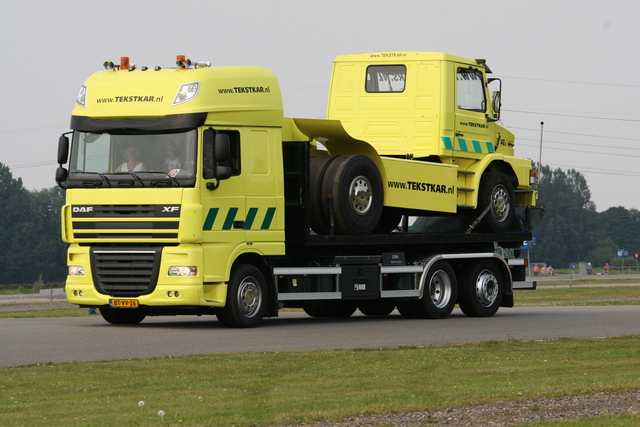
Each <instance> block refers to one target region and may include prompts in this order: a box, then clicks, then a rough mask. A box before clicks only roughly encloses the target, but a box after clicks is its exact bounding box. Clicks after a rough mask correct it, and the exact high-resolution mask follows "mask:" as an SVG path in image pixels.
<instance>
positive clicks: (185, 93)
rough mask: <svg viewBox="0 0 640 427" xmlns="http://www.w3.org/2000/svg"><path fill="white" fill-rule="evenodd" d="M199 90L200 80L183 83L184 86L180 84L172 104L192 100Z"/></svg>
mask: <svg viewBox="0 0 640 427" xmlns="http://www.w3.org/2000/svg"><path fill="white" fill-rule="evenodd" d="M199 90H200V82H191V83H185V84H183V85H182V86H180V90H178V93H177V94H176V97H175V98H174V100H173V104H171V106H174V105H178V104H183V103H185V102H188V101H191V100H192V99H193V98H195V97H196V95H197V94H198V91H199Z"/></svg>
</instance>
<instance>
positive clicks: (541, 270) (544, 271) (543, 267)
mask: <svg viewBox="0 0 640 427" xmlns="http://www.w3.org/2000/svg"><path fill="white" fill-rule="evenodd" d="M540 273H542V275H543V276H546V275H547V267H545V266H544V265H543V266H542V268H541V269H540Z"/></svg>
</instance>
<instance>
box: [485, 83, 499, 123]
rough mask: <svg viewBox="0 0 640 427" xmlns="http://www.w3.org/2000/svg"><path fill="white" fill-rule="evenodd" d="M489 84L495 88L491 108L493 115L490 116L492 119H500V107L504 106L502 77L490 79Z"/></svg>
mask: <svg viewBox="0 0 640 427" xmlns="http://www.w3.org/2000/svg"><path fill="white" fill-rule="evenodd" d="M487 82H488V83H489V86H490V87H492V88H493V89H495V90H494V91H493V92H491V109H492V110H493V115H492V116H493V117H491V118H489V120H490V121H494V122H495V121H498V120H500V108H501V107H502V81H501V80H500V79H495V78H494V79H488V80H487Z"/></svg>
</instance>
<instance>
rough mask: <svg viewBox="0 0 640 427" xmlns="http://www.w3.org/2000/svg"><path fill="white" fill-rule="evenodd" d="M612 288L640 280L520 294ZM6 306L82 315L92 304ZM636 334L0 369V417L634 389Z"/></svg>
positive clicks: (396, 405)
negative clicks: (49, 307) (83, 306)
mask: <svg viewBox="0 0 640 427" xmlns="http://www.w3.org/2000/svg"><path fill="white" fill-rule="evenodd" d="M614 297H615V298H623V299H624V300H623V301H615V303H625V304H637V303H638V302H639V301H640V287H606V288H605V287H603V288H566V287H562V288H561V287H557V288H553V286H550V287H541V288H540V289H539V290H538V291H527V292H518V293H517V294H516V303H517V305H531V304H536V305H537V304H545V305H557V304H598V303H602V301H600V300H602V299H607V298H608V299H611V298H614ZM0 315H2V317H33V316H52V315H55V316H67V315H75V316H82V315H86V310H83V309H78V308H73V309H58V310H34V311H31V312H2V313H0ZM445 321H446V320H445ZM0 327H1V323H0ZM639 340H640V336H626V337H617V338H605V339H583V340H578V339H560V340H553V341H538V342H522V341H516V340H510V341H506V342H485V343H481V344H466V345H455V346H453V345H451V346H437V347H425V348H415V347H408V348H399V349H386V348H384V349H373V350H334V351H314V352H284V353H274V352H265V353H239V354H210V355H197V356H186V357H177V358H170V357H169V358H151V359H134V360H122V361H110V362H99V363H96V362H92V363H65V364H46V365H31V366H21V367H13V368H0V425H2V426H49V425H69V424H71V425H87V426H113V425H118V426H121V425H122V426H170V425H171V426H177V425H188V426H230V425H236V426H253V425H263V426H266V425H274V424H288V423H302V422H306V423H309V422H313V421H316V420H327V419H340V418H343V417H349V416H354V415H359V414H371V413H390V412H405V411H414V410H428V409H437V408H450V407H459V406H465V405H475V404H481V403H493V402H498V401H504V400H522V399H533V398H538V397H549V396H563V395H574V394H584V393H594V392H600V391H628V390H638V389H640V375H638V372H640V345H638V343H639V342H640V341H639ZM3 345H4V343H3ZM141 402H143V403H141ZM159 411H163V415H162V416H160V415H158V413H159ZM555 425H568V426H589V427H591V426H593V427H599V426H611V425H625V426H628V425H631V426H639V425H640V418H639V417H638V416H637V414H630V415H622V416H618V417H600V418H594V419H590V420H579V421H571V422H566V423H561V424H558V423H544V424H540V426H555Z"/></svg>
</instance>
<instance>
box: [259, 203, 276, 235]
mask: <svg viewBox="0 0 640 427" xmlns="http://www.w3.org/2000/svg"><path fill="white" fill-rule="evenodd" d="M275 213H276V208H269V209H267V214H266V215H265V216H264V221H262V227H260V229H261V230H268V229H269V227H271V221H273V216H274V215H275Z"/></svg>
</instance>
